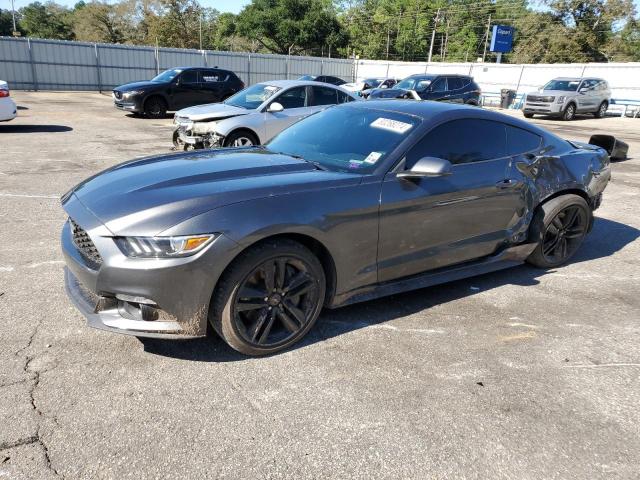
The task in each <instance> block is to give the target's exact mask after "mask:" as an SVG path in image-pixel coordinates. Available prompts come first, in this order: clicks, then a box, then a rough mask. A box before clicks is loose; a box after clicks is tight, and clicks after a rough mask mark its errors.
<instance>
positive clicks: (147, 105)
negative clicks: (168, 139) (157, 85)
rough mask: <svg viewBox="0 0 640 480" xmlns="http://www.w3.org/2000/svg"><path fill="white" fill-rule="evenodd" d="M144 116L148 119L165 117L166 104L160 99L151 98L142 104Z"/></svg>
mask: <svg viewBox="0 0 640 480" xmlns="http://www.w3.org/2000/svg"><path fill="white" fill-rule="evenodd" d="M144 114H145V115H146V116H147V117H149V118H164V117H166V116H167V103H166V102H165V101H164V100H163V99H162V98H160V97H151V98H149V99H148V100H147V101H146V102H144Z"/></svg>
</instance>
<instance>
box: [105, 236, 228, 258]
mask: <svg viewBox="0 0 640 480" xmlns="http://www.w3.org/2000/svg"><path fill="white" fill-rule="evenodd" d="M215 237H216V236H215V235H213V234H207V235H191V236H184V237H116V238H114V240H115V242H116V244H117V245H118V248H120V250H121V251H122V253H124V254H125V255H126V256H127V257H135V258H172V257H187V256H189V255H193V254H194V253H196V252H199V251H200V250H202V249H203V248H205V247H206V246H207V245H209V244H210V243H211V242H212V241H213V240H214V238H215Z"/></svg>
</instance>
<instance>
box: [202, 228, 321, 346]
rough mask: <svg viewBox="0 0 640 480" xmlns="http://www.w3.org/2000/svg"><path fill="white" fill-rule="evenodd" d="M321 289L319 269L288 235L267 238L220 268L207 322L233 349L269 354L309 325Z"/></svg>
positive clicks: (313, 319)
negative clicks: (219, 276)
mask: <svg viewBox="0 0 640 480" xmlns="http://www.w3.org/2000/svg"><path fill="white" fill-rule="evenodd" d="M325 292H326V280H325V274H324V270H323V268H322V265H321V263H320V261H319V260H318V258H317V257H316V256H315V255H313V253H311V251H309V249H307V248H306V247H305V246H303V245H301V244H299V243H297V242H294V241H291V240H284V239H283V240H277V241H267V242H264V243H261V244H258V245H256V246H254V247H251V248H250V249H249V250H247V251H246V252H244V253H243V254H242V255H241V256H240V257H239V258H238V259H236V260H234V262H233V263H232V264H231V266H230V267H229V268H228V269H227V271H226V272H225V273H224V275H223V276H222V278H221V279H220V281H219V282H218V286H217V287H216V290H215V292H214V295H213V298H212V302H211V309H210V312H209V322H210V323H211V326H212V327H213V328H214V330H215V331H216V332H217V333H218V334H219V335H220V336H221V337H222V338H223V339H224V340H225V341H226V342H227V343H228V344H229V346H231V348H233V349H235V350H237V351H238V352H240V353H244V354H245V355H269V354H273V353H276V352H279V351H281V350H284V349H286V348H288V347H290V346H291V345H293V344H294V343H296V342H297V341H298V340H300V339H301V338H302V337H304V336H305V335H306V334H307V332H308V331H309V330H310V329H311V328H312V327H313V325H314V324H315V322H316V320H317V318H318V316H319V315H320V311H321V309H322V305H323V303H324V297H325Z"/></svg>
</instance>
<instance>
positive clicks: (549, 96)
mask: <svg viewBox="0 0 640 480" xmlns="http://www.w3.org/2000/svg"><path fill="white" fill-rule="evenodd" d="M610 101H611V89H610V88H609V84H608V83H607V82H606V80H603V79H601V78H569V77H560V78H554V79H553V80H551V81H550V82H549V83H547V84H546V85H545V86H544V87H542V88H541V89H539V90H538V91H537V92H535V93H529V94H527V96H526V99H525V103H524V108H523V113H524V116H525V117H526V118H531V117H533V115H534V114H540V115H552V116H557V117H560V118H562V119H563V120H573V118H574V117H575V115H576V113H592V114H593V115H594V116H595V117H596V118H602V117H604V116H605V114H606V113H607V108H609V103H610Z"/></svg>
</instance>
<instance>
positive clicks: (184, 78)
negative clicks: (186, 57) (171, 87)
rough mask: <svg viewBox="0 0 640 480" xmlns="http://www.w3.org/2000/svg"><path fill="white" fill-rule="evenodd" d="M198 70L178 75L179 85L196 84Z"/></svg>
mask: <svg viewBox="0 0 640 480" xmlns="http://www.w3.org/2000/svg"><path fill="white" fill-rule="evenodd" d="M199 73H200V72H198V70H187V71H185V72H182V74H181V75H180V83H198V82H199V79H198V76H199V75H198V74H199Z"/></svg>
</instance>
